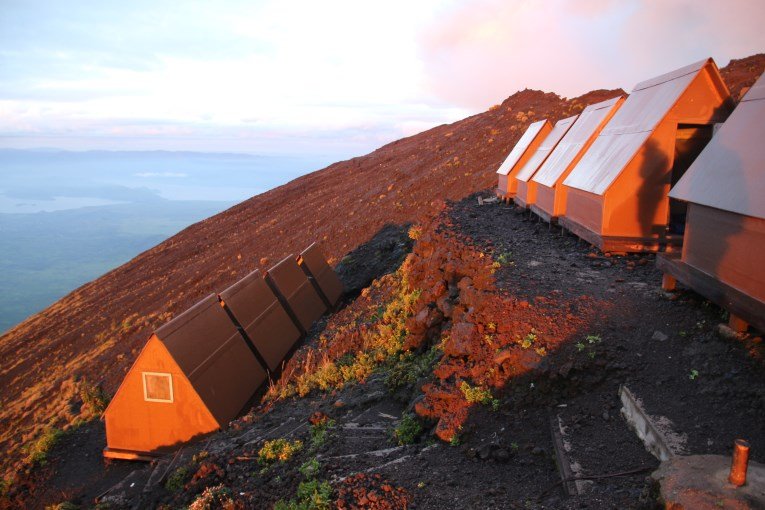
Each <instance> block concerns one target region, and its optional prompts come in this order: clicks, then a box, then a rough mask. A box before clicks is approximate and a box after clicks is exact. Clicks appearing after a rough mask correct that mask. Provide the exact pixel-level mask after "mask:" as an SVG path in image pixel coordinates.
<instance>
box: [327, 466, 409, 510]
mask: <svg viewBox="0 0 765 510" xmlns="http://www.w3.org/2000/svg"><path fill="white" fill-rule="evenodd" d="M411 501H412V497H411V496H410V494H409V493H408V492H407V491H406V490H405V489H404V488H402V487H397V488H394V487H393V486H392V485H391V484H390V482H388V481H386V480H383V478H382V477H381V476H380V475H379V474H375V475H366V474H364V473H358V474H355V475H353V476H349V477H348V478H346V479H345V480H344V481H343V483H342V484H341V485H340V486H339V487H338V488H337V499H336V500H335V508H343V509H345V508H347V509H361V508H368V509H374V510H378V509H379V510H404V509H406V508H408V506H409V504H410V503H411Z"/></svg>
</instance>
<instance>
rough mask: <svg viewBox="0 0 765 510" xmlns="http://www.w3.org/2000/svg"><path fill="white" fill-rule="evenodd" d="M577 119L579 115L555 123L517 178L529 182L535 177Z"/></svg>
mask: <svg viewBox="0 0 765 510" xmlns="http://www.w3.org/2000/svg"><path fill="white" fill-rule="evenodd" d="M577 117H578V115H574V116H573V117H568V118H566V119H561V120H559V121H558V122H556V123H555V127H553V129H552V131H550V133H549V134H548V135H547V137H546V138H545V139H544V141H543V142H542V143H541V144H540V145H539V147H538V148H537V150H536V151H534V154H532V155H531V157H530V158H529V160H528V161H527V162H526V164H525V165H523V168H521V170H520V171H519V172H518V174H517V175H516V178H517V179H518V180H519V181H523V182H528V181H529V180H530V179H531V178H532V177H533V176H534V173H535V172H536V171H537V169H538V168H539V167H540V166H541V165H542V163H544V162H545V160H546V159H547V157H548V156H549V155H550V153H551V152H553V150H555V147H556V146H557V145H558V142H560V141H561V139H562V138H563V137H564V136H565V135H566V133H568V130H569V129H571V126H572V125H573V124H574V122H575V121H576V119H577Z"/></svg>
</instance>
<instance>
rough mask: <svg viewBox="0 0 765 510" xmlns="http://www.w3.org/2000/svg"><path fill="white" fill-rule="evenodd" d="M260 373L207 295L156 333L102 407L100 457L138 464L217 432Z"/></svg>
mask: <svg viewBox="0 0 765 510" xmlns="http://www.w3.org/2000/svg"><path fill="white" fill-rule="evenodd" d="M265 380H266V371H265V369H264V367H262V366H261V364H260V363H259V362H258V360H257V358H256V356H255V354H254V353H253V351H252V349H251V347H250V346H249V345H248V344H247V342H246V341H245V339H244V338H243V337H242V335H241V334H240V333H239V331H238V330H237V328H236V326H235V325H234V323H233V322H231V320H230V319H229V317H228V315H227V314H226V312H225V311H224V310H223V308H222V307H221V305H220V303H219V302H218V297H217V296H215V295H214V294H213V295H210V296H208V297H207V298H205V299H203V300H202V301H200V302H199V303H197V304H196V305H194V306H193V307H191V308H190V309H188V310H186V311H185V312H184V313H182V314H181V315H179V316H178V317H176V318H175V319H173V320H172V321H170V322H168V323H167V324H165V325H164V326H162V327H161V328H159V329H157V330H156V331H155V332H154V334H153V335H152V336H151V338H150V339H149V341H148V342H147V343H146V346H145V347H144V348H143V350H142V351H141V353H140V354H139V355H138V358H137V359H136V361H135V363H134V364H133V366H132V368H131V369H130V371H129V372H128V373H127V375H126V376H125V379H124V380H123V382H122V384H121V385H120V387H119V389H118V390H117V393H116V394H115V395H114V398H113V399H112V401H111V403H110V404H109V407H108V408H107V409H106V411H105V412H104V418H105V420H106V444H107V446H106V448H105V449H104V456H105V457H108V458H117V459H146V458H150V457H151V456H152V455H155V454H159V453H163V452H165V451H168V450H170V449H172V448H173V447H176V446H178V445H179V444H180V443H183V442H186V441H189V440H191V439H193V438H195V437H199V436H202V435H204V434H208V433H210V432H213V431H216V430H218V429H220V428H222V427H225V426H226V425H227V424H228V423H229V422H230V421H231V420H232V419H234V418H235V417H236V416H237V415H238V414H239V413H240V411H242V409H243V408H244V407H245V406H246V405H247V403H248V402H249V400H250V399H251V398H252V396H253V395H254V393H255V391H256V390H257V389H258V387H259V386H260V385H261V384H262V383H263V382H264V381H265Z"/></svg>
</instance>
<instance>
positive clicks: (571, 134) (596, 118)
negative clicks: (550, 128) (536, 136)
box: [531, 96, 623, 188]
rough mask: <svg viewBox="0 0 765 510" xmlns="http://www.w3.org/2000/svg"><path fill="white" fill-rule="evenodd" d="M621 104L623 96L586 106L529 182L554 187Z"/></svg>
mask: <svg viewBox="0 0 765 510" xmlns="http://www.w3.org/2000/svg"><path fill="white" fill-rule="evenodd" d="M622 102H623V96H618V97H615V98H613V99H608V100H606V101H602V102H600V103H596V104H591V105H589V106H587V108H585V109H584V110H583V111H582V113H580V114H579V118H578V119H577V120H576V122H575V123H574V125H573V126H571V129H569V131H568V133H566V136H564V137H563V140H561V141H560V143H558V146H557V147H556V148H555V150H554V151H553V153H552V154H550V156H549V157H548V158H547V159H546V160H545V162H544V163H542V166H541V167H540V168H539V170H537V173H535V174H534V177H533V178H532V179H531V180H532V181H534V182H537V183H539V184H543V185H545V186H547V187H548V188H552V187H553V186H555V183H556V182H557V181H558V179H560V177H561V176H562V175H563V174H564V173H565V172H566V169H567V168H568V167H569V166H570V165H571V163H572V162H573V161H574V160H575V159H576V157H577V156H578V155H579V153H580V152H581V151H582V149H583V148H584V146H585V145H587V142H588V141H590V139H592V137H593V136H595V135H596V134H597V131H598V128H599V127H600V126H601V125H602V124H603V121H604V120H606V119H607V118H608V116H609V114H611V112H613V111H614V110H615V109H617V108H619V106H621V104H622Z"/></svg>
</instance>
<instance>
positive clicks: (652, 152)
mask: <svg viewBox="0 0 765 510" xmlns="http://www.w3.org/2000/svg"><path fill="white" fill-rule="evenodd" d="M676 126H677V124H676V123H675V122H673V121H670V120H664V121H662V122H661V123H660V124H659V126H658V127H657V129H656V130H655V131H654V132H653V133H652V134H651V136H650V137H648V139H647V140H646V143H644V144H643V146H642V147H641V148H640V150H639V151H638V153H637V154H636V155H635V157H634V158H633V159H632V161H630V163H629V164H628V165H627V166H626V167H624V169H623V170H622V172H621V174H619V177H618V178H617V179H616V180H615V181H614V183H613V184H612V185H611V187H610V188H609V189H608V190H607V191H606V193H605V195H604V208H603V226H602V233H603V235H606V236H624V237H653V236H656V235H659V234H662V233H663V232H664V230H665V229H666V225H667V219H668V217H669V198H668V196H667V195H668V194H669V188H670V182H671V169H672V163H673V160H674V152H675V132H676V130H677V128H676Z"/></svg>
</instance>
